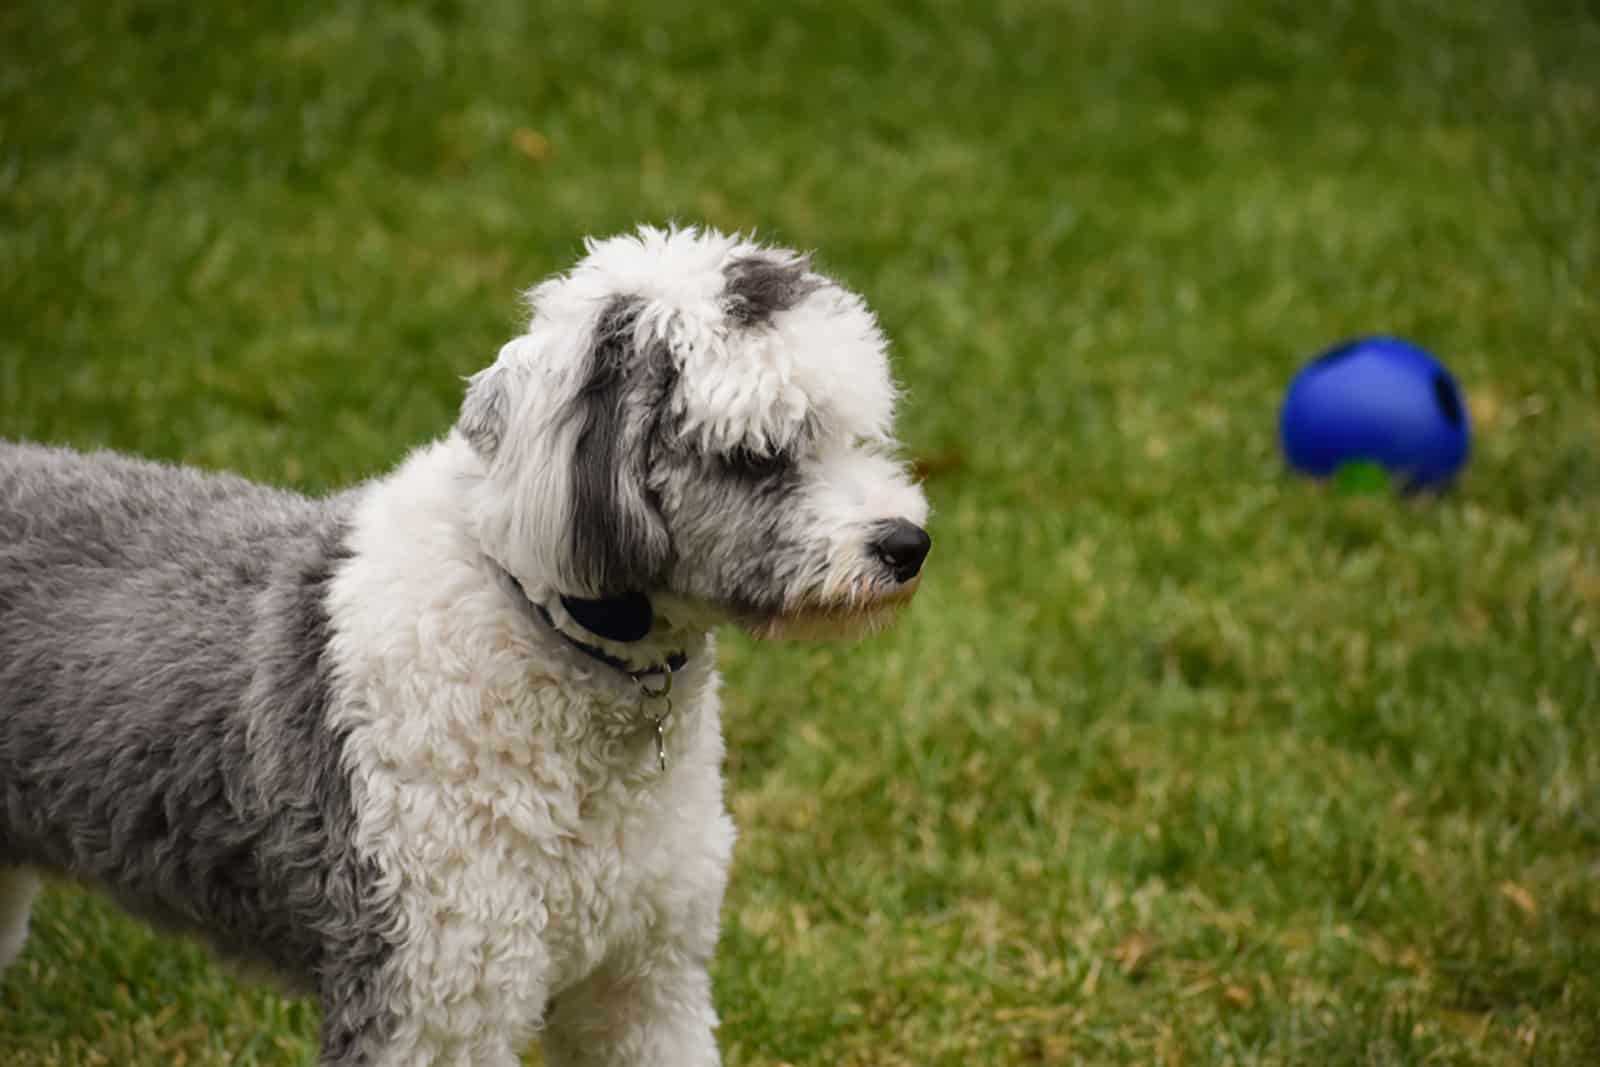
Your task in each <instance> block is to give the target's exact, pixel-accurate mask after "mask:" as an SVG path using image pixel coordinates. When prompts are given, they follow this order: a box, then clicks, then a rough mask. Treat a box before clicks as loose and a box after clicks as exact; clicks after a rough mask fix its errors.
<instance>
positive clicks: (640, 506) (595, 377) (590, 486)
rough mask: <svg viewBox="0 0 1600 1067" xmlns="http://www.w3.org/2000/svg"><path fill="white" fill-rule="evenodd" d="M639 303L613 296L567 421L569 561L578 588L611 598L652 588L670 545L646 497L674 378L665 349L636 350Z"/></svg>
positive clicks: (580, 591)
mask: <svg viewBox="0 0 1600 1067" xmlns="http://www.w3.org/2000/svg"><path fill="white" fill-rule="evenodd" d="M639 308H640V302H639V301H638V300H637V299H636V298H633V297H616V298H614V299H613V300H612V301H611V302H610V303H609V304H608V305H607V306H606V307H605V309H604V310H603V311H602V312H601V313H600V316H599V318H598V320H597V321H596V324H595V329H594V334H593V341H592V345H591V348H590V351H589V362H588V366H587V368H586V370H585V373H584V379H583V385H582V386H581V387H580V388H579V389H578V392H577V395H576V396H575V397H574V399H573V404H572V408H571V409H570V412H569V415H570V417H573V418H576V419H578V420H579V428H578V431H577V436H576V439H575V444H574V447H573V481H572V493H573V499H572V560H573V568H574V572H575V579H576V581H577V582H578V583H579V584H580V585H581V586H582V588H579V589H572V590H567V592H571V593H578V594H588V595H597V596H606V595H611V594H616V593H625V592H631V591H635V590H641V589H646V588H649V587H651V586H653V585H654V584H656V583H657V582H658V581H659V579H660V577H661V574H662V572H663V569H664V568H665V567H666V565H667V563H668V557H669V555H670V552H671V544H670V541H669V539H668V537H667V533H666V530H665V528H664V527H663V526H662V523H661V519H660V515H659V514H658V512H657V509H656V503H655V501H654V499H653V498H652V495H651V493H650V490H649V485H648V483H649V464H650V458H651V448H652V444H653V441H654V438H655V436H656V435H657V433H658V432H659V430H660V428H661V426H662V425H663V424H664V422H665V420H666V412H667V407H668V404H667V400H668V397H670V395H671V389H672V382H673V380H674V379H675V377H676V373H677V372H676V371H675V369H674V368H673V365H672V360H671V356H670V354H669V353H668V352H667V349H666V346H665V344H656V345H652V346H650V347H649V348H648V349H647V350H645V351H639V350H637V348H636V346H635V345H634V325H635V321H636V318H637V315H638V313H639Z"/></svg>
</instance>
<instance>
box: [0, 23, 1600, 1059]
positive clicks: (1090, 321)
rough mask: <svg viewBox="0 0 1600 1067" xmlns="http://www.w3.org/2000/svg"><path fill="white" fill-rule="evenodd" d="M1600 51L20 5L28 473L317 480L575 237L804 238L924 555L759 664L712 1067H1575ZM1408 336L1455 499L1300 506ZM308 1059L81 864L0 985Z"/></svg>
mask: <svg viewBox="0 0 1600 1067" xmlns="http://www.w3.org/2000/svg"><path fill="white" fill-rule="evenodd" d="M1597 57H1600V9H1597V8H1596V7H1595V5H1594V4H1592V3H1589V2H1587V0H1528V2H1523V3H1506V2H1500V0H1459V2H1447V0H1409V2H1402V0H1333V2H1329V3H1323V4H1317V5H1305V4H1297V3H1287V2H1256V3H1250V2H1244V0H1239V2H1228V0H1197V2H1193V3H1188V4H1181V5H1180V4H1170V3H1158V2H1154V0H1131V2H1128V3H1123V4H1118V5H1113V4H1102V3H1090V2H1074V0H1063V2H1029V0H996V2H993V3H985V4H975V3H965V2H957V0H924V2H909V0H905V2H888V3H882V4H875V5H867V6H863V5H855V4H846V3H841V2H838V0H789V2H786V3H783V4H772V5H765V4H750V5H716V6H711V5H697V4H690V3H681V2H678V0H661V2H658V3H654V4H649V5H645V4H639V5H627V4H622V3H613V2H605V0H582V2H570V3H561V4H555V3H515V2H510V0H483V2H474V3H467V2H464V0H435V2H432V3H402V2H387V3H359V2H344V0H325V2H319V3H309V2H298V0H288V2H280V3H273V4H232V5H222V4H215V5H212V4H178V3H169V2H162V0H107V2H103V3H100V4H94V5H91V4H84V3H71V2H62V0H57V2H53V3H45V2H37V0H10V2H9V3H7V4H5V5H3V6H0V323H3V326H0V436H4V437H7V438H31V439H38V440H44V441H51V442H57V443H63V444H70V445H75V446H78V447H83V448H91V447H99V446H105V447H113V448H118V449H124V450H129V451H134V452H138V453H142V454H145V455H149V456H154V457H159V458H164V459H169V460H177V461H183V462H188V463H193V464H198V465H201V466H204V467H209V468H226V469H230V470H235V471H239V472H241V473H244V474H246V475H249V476H251V477H255V478H258V479H262V480H265V481H269V482H272V483H275V484H280V485H286V486H292V487H296V488H299V489H303V490H306V491H309V492H322V491H326V490H328V489H331V488H333V487H337V486H343V485H346V484H349V483H350V482H352V481H355V480H357V479H360V478H363V477H367V476H370V475H373V474H376V473H379V472H381V471H384V470H386V469H387V468H389V467H391V466H392V465H394V464H395V463H396V462H397V461H398V460H399V459H400V457H401V456H402V455H403V454H404V453H405V451H406V450H407V449H408V448H410V447H413V446H414V445H416V444H418V443H420V442H422V441H425V440H427V439H428V438H429V437H431V436H434V435H437V434H440V433H442V432H444V431H445V430H446V429H447V428H448V426H449V425H450V423H451V421H452V420H453V418H454V412H455V409H456V406H457V404H458V402H459V398H460V395H461V389H462V383H461V379H462V377H463V376H464V375H466V374H469V373H471V372H472V371H474V370H476V369H478V368H480V367H481V366H483V365H485V364H487V363H488V362H490V361H491V360H492V359H493V357H494V354H495V352H496V350H497V348H498V347H499V345H500V344H501V343H502V342H503V341H504V340H506V339H507V338H509V337H510V336H512V335H513V334H514V333H515V332H518V331H519V329H520V324H521V314H522V313H521V305H520V293H521V291H523V290H524V289H526V288H527V287H529V286H530V285H532V284H533V283H534V282H536V281H537V280H538V279H539V278H540V277H542V276H543V275H545V274H547V273H548V272H550V271H553V270H557V269H561V268H564V267H565V266H567V265H568V264H570V263H571V262H572V261H573V259H574V258H575V257H576V256H577V255H579V254H580V252H581V238H582V237H583V236H584V235H586V234H606V233H611V232H615V231H618V230H621V229H625V228H629V227H631V226H633V225H635V224H636V223H639V222H655V223H665V222H668V221H673V220H676V221H678V222H681V223H686V224H687V223H703V224H709V225H712V226H716V227H720V228H723V229H737V230H746V231H754V232H755V233H756V234H757V235H758V236H760V237H762V238H764V239H768V240H772V241H775V242H778V243H782V244H786V245H791V246H796V247H801V248H806V249H814V250H815V251H816V256H817V260H818V263H819V264H820V266H822V268H823V269H825V270H827V271H829V272H831V273H834V274H836V275H838V276H840V277H841V278H843V279H844V280H846V281H847V282H848V283H849V284H850V285H852V286H853V287H855V288H857V289H859V290H860V291H861V292H863V293H864V294H865V295H866V297H867V298H868V300H869V301H870V302H871V303H872V305H873V306H874V307H875V308H876V309H877V311H878V312H879V314H880V316H881V319H882V322H883V325H884V327H885V329H886V331H887V332H888V334H889V335H890V337H891V338H892V340H893V343H894V354H895V361H896V368H897V373H898V376H899V378H900V380H901V381H902V382H903V384H904V385H905V387H906V393H907V399H906V403H905V405H904V409H903V416H902V422H901V429H902V431H903V436H904V437H905V439H906V441H907V444H908V447H909V449H910V451H911V453H912V455H913V457H914V458H915V459H916V460H917V462H918V463H919V465H920V469H921V470H922V471H923V473H924V476H925V477H926V479H927V488H928V492H929V495H930V497H931V498H932V502H933V505H934V508H935V517H934V519H933V522H932V529H933V536H934V542H935V550H934V554H933V556H932V558H931V559H930V562H929V568H928V572H927V579H926V582H925V584H924V587H923V591H922V593H921V595H920V596H919V598H918V602H917V604H916V605H915V607H914V608H913V610H912V611H911V612H909V613H908V615H907V616H906V618H905V620H904V622H903V623H902V625H901V626H900V627H899V628H898V629H896V630H895V631H893V632H892V633H888V634H884V635H880V636H877V637H874V638H872V639H870V640H868V641H866V642H864V643H862V644H860V645H858V646H842V645H841V646H834V645H816V646H788V647H785V646H756V645H754V644H752V643H750V642H748V641H746V640H744V639H742V638H739V637H737V636H735V635H729V636H728V637H727V638H726V640H725V641H724V644H723V648H724V660H725V664H726V667H727V673H728V676H729V683H728V686H727V693H726V726H727V731H728V734H729V742H730V756H729V764H728V771H729V776H730V783H729V798H730V804H731V806H732V808H733V810H734V813H735V816H736V819H737V820H738V822H739V824H740V827H741V832H742V836H741V840H740V845H739V850H738V854H737V858H736V867H735V871H734V876H733V882H732V886H731V888H730V892H729V896H728V901H727V907H726V909H725V922H724V934H723V948H722V951H721V954H720V956H719V958H718V961H717V964H716V969H715V979H716V986H717V1002H718V1007H719V1010H720V1012H721V1014H722V1017H723V1020H724V1023H723V1027H722V1030H721V1040H722V1044H723V1048H724V1055H725V1058H726V1061H727V1062H728V1063H729V1064H734V1065H738V1064H774V1065H776V1064H791V1065H800V1064H873V1065H896V1064H908V1065H909V1064H916V1065H927V1064H957V1063H960V1064H974V1063H995V1064H1031V1063H1067V1062H1093V1063H1164V1064H1186V1063H1290V1062H1293V1063H1373V1064H1389V1063H1422V1062H1427V1063H1463V1064H1511V1063H1534V1062H1537V1063H1571V1064H1580V1063H1595V1062H1600V465H1597V462H1596V459H1597V448H1600V61H1597ZM1380 331H1381V332H1388V333H1395V334H1400V335H1404V336H1408V337H1411V338H1412V339H1414V340H1417V341H1419V342H1421V343H1423V344H1426V345H1428V346H1429V347H1430V348H1431V349H1432V350H1433V351H1435V352H1436V353H1438V354H1439V355H1440V356H1441V358H1443V359H1444V360H1445V362H1446V363H1447V364H1448V365H1449V366H1450V367H1451V369H1452V370H1453V371H1454V372H1455V374H1456V375H1457V377H1458V378H1459V379H1460V380H1461V383H1462V385H1463V387H1464V388H1465V391H1466V395H1467V399H1468V406H1469V408H1470V412H1471V416H1472V419H1473V424H1474V430H1475V433H1476V437H1475V451H1474V455H1473V458H1472V460H1471V463H1470V465H1469V466H1468V468H1467V470H1466V472H1465V475H1464V476H1463V478H1462V480H1461V482H1460V484H1459V485H1458V486H1457V487H1456V488H1455V490H1454V491H1452V492H1450V493H1448V494H1445V495H1442V496H1439V497H1429V498H1422V499H1401V498H1398V497H1395V496H1392V495H1385V494H1381V493H1378V494H1362V495H1356V496H1344V495H1340V494H1337V493H1333V492H1330V491H1328V490H1327V489H1326V488H1325V487H1323V486H1321V485H1319V484H1318V483H1315V482H1310V481H1304V480H1299V479H1295V478H1293V477H1291V476H1290V475H1289V474H1287V473H1286V471H1285V469H1284V464H1283V462H1282V459H1281V457H1280V455H1279V453H1278V449H1277V443H1276V440H1275V431H1276V414H1277V406H1278V404H1279V402H1280V400H1281V398H1282V394H1283V390H1284V389H1285V387H1286V386H1287V383H1288V381H1289V379H1290V377H1291V376H1292V374H1293V373H1294V371H1295V370H1296V368H1297V367H1299V366H1300V365H1301V364H1302V363H1303V362H1304V361H1305V360H1306V359H1308V358H1310V357H1311V356H1313V355H1315V354H1316V353H1317V352H1318V351H1320V350H1321V349H1323V348H1325V347H1327V346H1328V345H1331V344H1333V343H1335V342H1337V341H1339V340H1341V339H1343V338H1345V337H1348V336H1351V335H1355V334H1363V333H1371V332H1380ZM316 1024H317V1020H316V1016H315V1012H314V1011H313V1009H312V1008H311V1007H310V1006H309V1005H308V1004H306V1003H304V1002H301V1001H296V1000H289V999H280V998H278V997H277V996H275V995H274V994H272V993H271V992H269V991H267V990H265V989H263V988H262V987H260V986H256V985H251V984H248V983H242V982H235V981H234V980H232V979H230V978H228V977H227V976H226V975H225V974H224V973H223V972H222V971H220V970H218V969H217V968H215V967H214V966H212V965H211V964H210V963H208V962H207V961H206V959H205V958H204V956H203V955H202V954H201V953H200V952H199V951H198V950H197V949H195V948H194V947H192V946H189V945H187V944H184V943H182V942H179V941H174V940H171V939H165V938H158V937H155V936H154V935H152V934H151V933H149V932H148V931H147V930H146V929H145V928H143V927H141V926H139V925H137V924H134V923H132V922H129V921H127V920H125V919H123V918H121V917H120V916H118V915H117V914H116V913H115V912H113V911H112V910H110V909H109V908H107V907H105V906H103V905H101V904H100V903H98V902H96V901H95V900H93V899H92V898H89V897H86V896H83V895H81V894H80V893H78V892H76V891H73V890H70V889H67V888H65V887H62V888H59V889H57V890H55V891H54V892H52V893H51V895H50V896H49V898H48V899H47V900H46V902H45V903H44V905H43V906H42V907H41V909H40V910H39V912H38V915H37V919H36V923H35V930H34V936H33V940H32V942H31V944H30V947H29V949H28V951H27V954H26V955H25V956H24V958H23V959H22V961H21V962H20V963H19V964H18V965H17V966H16V967H14V968H13V969H12V970H11V971H10V972H9V973H7V974H6V975H5V976H4V978H3V984H0V1062H3V1063H5V1064H8V1065H18V1067H42V1065H46V1064H48V1065H64V1064H117V1065H124V1064H126V1065H135V1067H140V1065H145V1064H163V1065H166V1064H228V1063H238V1064H297V1063H308V1062H310V1061H311V1056H312V1050H313V1049H314V1040H315V1030H316ZM529 1062H530V1063H536V1062H537V1055H536V1054H535V1055H533V1056H530V1059H529Z"/></svg>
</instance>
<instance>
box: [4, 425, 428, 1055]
mask: <svg viewBox="0 0 1600 1067" xmlns="http://www.w3.org/2000/svg"><path fill="white" fill-rule="evenodd" d="M352 504H353V501H352V500H351V499H350V498H348V497H346V498H335V499H333V500H330V501H326V502H317V501H311V500H307V499H305V498H303V497H300V496H296V495H294V494H291V493H286V492H279V491H276V490H272V489H267V488H263V487H260V486H255V485H252V484H250V483H248V482H245V481H242V480H240V479H237V478H233V477H229V476H225V475H209V474H201V473H199V472H196V471H192V470H183V469H178V468H173V467H166V466H161V465H158V464H153V463H145V462H140V461H134V460H127V459H121V458H117V457H112V456H107V455H97V456H87V457H86V456H81V455H78V454H75V453H72V452H68V451H65V450H57V449H47V448H40V447H34V446H18V445H10V444H0V866H4V865H6V864H8V863H20V864H25V865H30V866H36V867H39V868H42V869H45V870H51V871H55V872H58V873H63V874H67V875H70V876H73V877H76V878H78V879H81V880H83V881H85V882H87V883H89V884H91V885H94V886H97V887H99V888H101V889H104V890H105V891H106V892H108V893H109V894H110V895H111V896H112V897H114V898H115V899H117V900H118V901H119V902H120V903H122V904H123V905H124V906H125V907H127V908H128V909H129V910H130V911H132V912H134V913H135V914H137V915H140V916H142V917H144V918H146V919H148V920H150V921H152V922H154V923H155V924H157V925H158V926H162V927H165V928H169V929H173V930H178V931H183V932H188V933H193V934H198V935H199V936H201V937H202V938H204V939H205V940H207V941H208V942H210V943H211V945H212V946H213V947H214V948H215V949H216V950H217V951H218V952H219V953H220V954H222V955H224V956H227V957H232V958H235V959H239V960H242V961H244V962H246V963H249V964H254V965H258V966H259V965H265V966H266V967H268V968H269V969H271V970H273V971H276V972H277V973H278V974H280V975H282V976H283V977H285V978H287V979H289V980H290V981H291V982H294V983H296V984H298V985H300V986H302V987H305V988H308V989H310V990H313V991H315V992H316V993H317V994H318V995H319V997H320V999H321V1002H322V1005H323V1009H324V1023H323V1044H324V1053H323V1056H324V1060H323V1061H324V1062H326V1063H348V1064H358V1063H363V1062H367V1061H368V1060H370V1059H371V1058H372V1057H373V1056H375V1055H376V1053H377V1050H378V1049H380V1048H381V1047H382V1045H383V1043H384V1042H385V1040H386V1039H387V1037H388V1035H389V1033H390V1032H391V1028H392V1027H393V1025H394V1022H395V1020H394V1018H393V1016H392V1014H391V1013H390V1011H389V1009H388V1007H387V1004H388V997H387V992H388V991H387V990H386V988H385V986H384V977H383V975H384V974H385V965H386V961H387V960H388V959H389V957H390V955H391V953H392V952H393V950H394V947H395V946H394V944H393V943H392V941H391V940H390V935H389V933H388V931H392V930H394V929H395V928H396V908H395V904H394V901H393V900H391V899H388V898H386V897H384V896H383V895H382V894H381V893H380V890H379V885H378V871H377V869H376V867H375V865H374V864H373V862H372V861H371V860H370V859H369V858H367V857H365V856H364V855H362V854H361V853H360V852H359V850H358V849H357V848H356V845H355V840H354V838H355V831H356V812H355V799H354V797H353V796H352V791H351V782H350V780H349V777H348V775H347V773H346V771H345V769H344V766H343V762H342V756H343V749H344V740H345V739H344V736H343V734H342V733H341V732H340V731H339V730H337V729H335V728H334V727H332V726H331V725H330V723H329V721H328V718H329V711H330V705H331V702H332V701H333V700H334V694H335V686H336V683H335V680H334V679H333V677H332V674H331V671H332V667H331V662H330V659H329V656H328V654H327V651H326V649H327V645H328V640H329V627H330V622H329V618H328V614H327V609H326V606H325V602H326V592H327V586H328V583H329V581H330V579H331V578H332V577H333V575H334V574H335V572H336V571H337V569H338V567H339V565H340V563H341V562H342V560H343V559H344V558H345V556H346V554H347V549H346V547H345V543H344V538H345V516H346V515H347V514H348V511H349V508H350V507H351V506H352Z"/></svg>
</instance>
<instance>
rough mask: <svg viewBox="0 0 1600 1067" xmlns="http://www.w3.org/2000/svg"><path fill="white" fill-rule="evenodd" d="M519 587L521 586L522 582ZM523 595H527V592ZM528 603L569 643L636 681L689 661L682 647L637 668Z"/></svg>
mask: <svg viewBox="0 0 1600 1067" xmlns="http://www.w3.org/2000/svg"><path fill="white" fill-rule="evenodd" d="M518 588H521V585H520V583H519V585H518ZM523 595H524V596H526V595H527V594H523ZM561 599H562V600H563V601H565V600H566V597H562V598H561ZM528 603H530V604H533V606H534V608H535V609H536V610H537V611H538V612H539V617H540V618H541V619H543V620H544V621H545V625H547V626H549V627H550V629H552V630H554V631H555V632H556V633H557V634H558V635H559V636H560V637H561V639H562V640H564V641H565V642H566V643H567V644H569V645H571V646H572V647H573V648H575V649H577V650H578V651H579V652H582V653H583V654H584V655H585V656H588V657H589V658H590V659H597V660H599V661H600V662H601V663H604V664H605V665H606V666H607V667H612V668H614V669H616V670H619V671H621V672H622V673H623V674H626V675H627V676H628V677H629V678H632V679H633V680H634V681H635V682H637V681H639V680H641V679H643V678H649V677H651V676H653V675H658V674H677V673H678V672H679V671H681V670H683V668H684V666H685V665H687V664H688V662H689V654H688V653H687V652H684V651H683V650H682V649H679V650H678V651H677V652H674V653H672V655H670V656H668V657H667V658H666V661H665V662H664V663H652V664H651V665H650V666H648V667H640V668H635V667H633V666H632V665H631V664H629V663H628V662H627V661H626V660H624V659H622V658H621V657H620V656H613V655H612V654H611V653H609V652H607V651H606V650H605V649H603V648H601V647H599V646H598V645H591V644H589V643H588V642H587V641H580V640H578V639H577V638H576V637H573V636H572V635H571V634H569V633H567V631H565V630H563V629H562V628H561V627H559V626H557V625H556V621H555V620H554V619H552V618H551V617H550V609H548V608H546V607H545V606H544V605H543V604H538V603H535V602H534V601H532V600H530V601H528ZM569 614H570V609H569Z"/></svg>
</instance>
